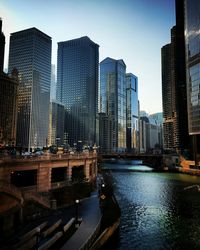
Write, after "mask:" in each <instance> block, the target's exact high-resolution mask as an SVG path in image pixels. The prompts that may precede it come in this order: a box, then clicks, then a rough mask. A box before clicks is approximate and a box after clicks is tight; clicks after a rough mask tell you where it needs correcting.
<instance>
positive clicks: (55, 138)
mask: <svg viewBox="0 0 200 250" xmlns="http://www.w3.org/2000/svg"><path fill="white" fill-rule="evenodd" d="M49 111H50V112H49V137H48V145H49V146H51V145H56V146H60V145H62V144H63V142H64V121H65V108H64V106H63V105H62V104H60V103H56V102H50V109H49Z"/></svg>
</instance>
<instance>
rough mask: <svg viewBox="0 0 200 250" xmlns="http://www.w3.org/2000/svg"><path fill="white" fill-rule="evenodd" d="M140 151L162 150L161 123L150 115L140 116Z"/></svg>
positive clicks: (153, 151) (152, 151)
mask: <svg viewBox="0 0 200 250" xmlns="http://www.w3.org/2000/svg"><path fill="white" fill-rule="evenodd" d="M139 124H140V153H155V152H161V150H162V125H161V124H159V123H157V121H156V120H154V119H152V118H151V117H149V116H148V117H147V116H141V117H140V123H139Z"/></svg>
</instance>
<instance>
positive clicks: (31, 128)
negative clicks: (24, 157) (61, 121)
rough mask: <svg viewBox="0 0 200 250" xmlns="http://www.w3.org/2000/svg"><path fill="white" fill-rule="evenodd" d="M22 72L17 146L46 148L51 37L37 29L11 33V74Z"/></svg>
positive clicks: (20, 74)
mask: <svg viewBox="0 0 200 250" xmlns="http://www.w3.org/2000/svg"><path fill="white" fill-rule="evenodd" d="M13 68H17V70H18V72H19V95H18V97H19V98H18V122H17V145H18V146H22V147H26V148H28V149H30V148H34V147H43V146H45V145H46V142H47V138H48V125H49V99H50V83H51V38H50V37H49V36H47V35H46V34H44V33H43V32H41V31H40V30H38V29H36V28H31V29H27V30H23V31H19V32H15V33H12V34H11V37H10V50H9V72H11V71H12V69H13Z"/></svg>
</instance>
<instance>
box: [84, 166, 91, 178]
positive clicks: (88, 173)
mask: <svg viewBox="0 0 200 250" xmlns="http://www.w3.org/2000/svg"><path fill="white" fill-rule="evenodd" d="M84 174H85V177H86V179H88V180H89V179H90V163H87V162H86V163H85V165H84Z"/></svg>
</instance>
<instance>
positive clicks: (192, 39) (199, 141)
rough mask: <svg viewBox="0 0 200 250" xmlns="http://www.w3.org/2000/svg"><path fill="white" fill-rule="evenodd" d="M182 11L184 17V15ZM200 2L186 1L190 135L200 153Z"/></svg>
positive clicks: (195, 151)
mask: <svg viewBox="0 0 200 250" xmlns="http://www.w3.org/2000/svg"><path fill="white" fill-rule="evenodd" d="M183 13H184V12H183V11H182V15H183ZM199 30H200V1H198V0H185V43H186V46H185V47H186V68H187V94H188V123H189V134H190V136H192V137H193V151H194V157H195V160H196V155H197V153H200V152H199V151H200V32H199Z"/></svg>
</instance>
